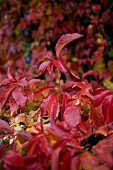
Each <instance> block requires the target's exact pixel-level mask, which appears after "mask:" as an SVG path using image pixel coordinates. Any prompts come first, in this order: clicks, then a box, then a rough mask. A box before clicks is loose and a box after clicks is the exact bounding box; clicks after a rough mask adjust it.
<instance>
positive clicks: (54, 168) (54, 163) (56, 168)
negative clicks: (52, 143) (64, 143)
mask: <svg viewBox="0 0 113 170" xmlns="http://www.w3.org/2000/svg"><path fill="white" fill-rule="evenodd" d="M60 152H61V147H58V148H56V149H55V150H53V153H52V169H51V170H59V166H58V165H59V157H60Z"/></svg>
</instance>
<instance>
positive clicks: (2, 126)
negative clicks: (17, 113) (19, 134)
mask: <svg viewBox="0 0 113 170" xmlns="http://www.w3.org/2000/svg"><path fill="white" fill-rule="evenodd" d="M0 130H3V131H4V130H5V131H11V128H10V126H9V124H8V123H7V122H6V121H4V120H1V119H0Z"/></svg>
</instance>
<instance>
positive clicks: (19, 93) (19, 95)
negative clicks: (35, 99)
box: [12, 87, 27, 108]
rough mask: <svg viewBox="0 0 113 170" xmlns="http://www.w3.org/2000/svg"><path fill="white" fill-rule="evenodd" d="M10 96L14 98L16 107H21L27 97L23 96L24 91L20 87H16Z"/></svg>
mask: <svg viewBox="0 0 113 170" xmlns="http://www.w3.org/2000/svg"><path fill="white" fill-rule="evenodd" d="M12 97H13V99H14V100H15V102H16V104H17V106H18V107H20V108H22V107H24V106H25V104H26V101H27V97H26V96H25V93H24V91H23V90H22V88H20V87H16V89H15V90H14V91H13V92H12Z"/></svg>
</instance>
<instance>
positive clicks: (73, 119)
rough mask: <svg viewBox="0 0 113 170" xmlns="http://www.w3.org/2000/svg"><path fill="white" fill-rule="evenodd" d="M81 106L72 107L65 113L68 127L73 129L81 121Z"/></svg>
mask: <svg viewBox="0 0 113 170" xmlns="http://www.w3.org/2000/svg"><path fill="white" fill-rule="evenodd" d="M80 109H81V106H80V105H75V106H70V107H67V109H66V110H65V111H64V114H63V117H64V120H65V121H66V122H67V124H68V125H70V126H71V127H75V126H76V125H78V124H79V123H80V121H81V116H80Z"/></svg>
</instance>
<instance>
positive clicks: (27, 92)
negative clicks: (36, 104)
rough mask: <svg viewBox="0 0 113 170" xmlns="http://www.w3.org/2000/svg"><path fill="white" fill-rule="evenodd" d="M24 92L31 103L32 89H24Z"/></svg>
mask: <svg viewBox="0 0 113 170" xmlns="http://www.w3.org/2000/svg"><path fill="white" fill-rule="evenodd" d="M24 92H25V94H26V96H27V99H28V101H29V102H30V103H32V101H33V96H34V93H33V91H32V90H31V89H25V90H24Z"/></svg>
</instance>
